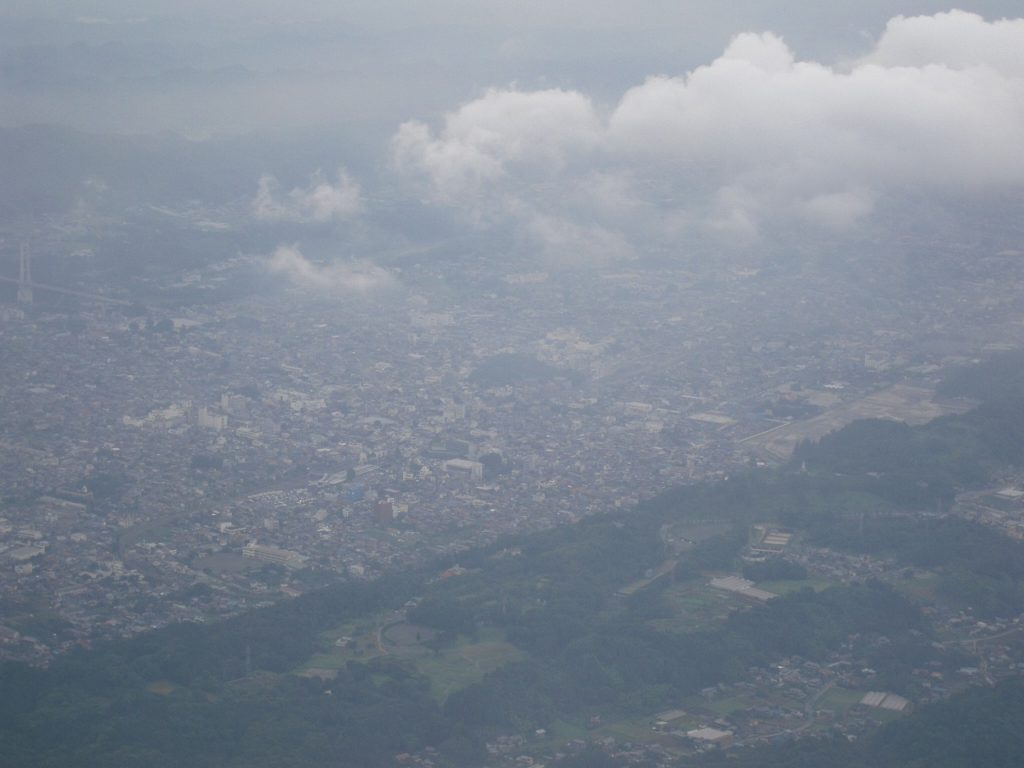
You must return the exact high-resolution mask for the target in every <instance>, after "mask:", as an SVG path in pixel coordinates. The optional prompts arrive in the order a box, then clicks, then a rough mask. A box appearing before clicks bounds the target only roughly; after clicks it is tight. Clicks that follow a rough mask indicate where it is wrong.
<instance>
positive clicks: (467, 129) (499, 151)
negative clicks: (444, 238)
mask: <svg viewBox="0 0 1024 768" xmlns="http://www.w3.org/2000/svg"><path fill="white" fill-rule="evenodd" d="M600 134H601V124H600V121H599V120H598V117H597V114H596V113H595V111H594V108H593V105H592V104H591V103H590V100H589V99H588V98H586V97H585V96H583V95H582V94H580V93H576V92H573V91H563V90H556V89H552V90H544V91H533V92H523V91H517V90H506V91H500V90H489V91H487V93H486V94H484V95H483V96H482V97H481V98H479V99H477V100H476V101H471V102H469V103H468V104H465V105H463V106H462V107H461V108H460V109H458V110H457V111H455V112H452V113H449V114H448V115H447V116H446V117H445V123H444V128H443V129H442V131H441V132H440V134H439V135H438V136H436V137H435V136H434V135H433V132H432V131H431V130H430V128H429V127H428V126H426V125H425V124H423V123H421V122H418V121H411V122H408V123H405V124H403V125H402V126H401V127H400V128H399V130H398V133H397V134H396V135H395V137H394V139H393V141H392V148H393V157H394V161H395V165H396V167H397V168H398V169H399V170H400V171H401V172H403V173H406V174H409V175H412V176H418V177H420V178H421V179H423V180H425V181H427V182H428V184H429V186H428V190H429V192H430V194H431V195H432V196H433V197H434V198H435V199H437V200H439V201H443V202H454V201H457V200H459V199H460V198H464V197H465V196H467V195H477V194H479V193H480V192H481V191H482V189H484V188H485V187H486V186H487V185H488V184H489V183H493V182H495V181H498V180H500V179H502V178H504V177H505V176H507V175H510V174H513V173H514V174H518V175H521V176H528V177H530V178H533V179H542V178H545V177H547V176H550V175H552V174H557V173H558V172H560V171H563V170H564V169H565V167H566V165H567V164H568V163H569V161H570V159H571V158H572V157H573V156H574V155H577V154H579V153H585V152H587V151H588V150H592V149H593V148H594V147H595V146H596V145H597V144H598V142H599V141H600Z"/></svg>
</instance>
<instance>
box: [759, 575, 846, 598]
mask: <svg viewBox="0 0 1024 768" xmlns="http://www.w3.org/2000/svg"><path fill="white" fill-rule="evenodd" d="M837 584H839V582H838V581H829V580H828V579H800V580H795V579H787V580H782V581H763V582H760V583H759V584H757V588H758V589H763V590H765V591H766V592H774V593H775V594H776V595H788V594H789V593H790V592H799V591H800V590H801V589H813V590H814V591H815V592H821V591H823V590H826V589H828V588H829V587H834V586H836V585H837Z"/></svg>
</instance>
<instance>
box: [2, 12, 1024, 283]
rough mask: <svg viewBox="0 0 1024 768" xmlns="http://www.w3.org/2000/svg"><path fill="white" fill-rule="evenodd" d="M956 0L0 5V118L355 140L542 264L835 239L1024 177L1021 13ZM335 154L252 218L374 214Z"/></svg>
mask: <svg viewBox="0 0 1024 768" xmlns="http://www.w3.org/2000/svg"><path fill="white" fill-rule="evenodd" d="M958 7H959V9H960V10H956V11H951V10H950V7H949V6H948V5H946V4H944V3H938V2H929V1H927V0H908V1H907V2H879V1H878V0H858V1H857V2H847V1H845V0H843V1H841V2H809V1H808V0H802V1H800V2H797V1H796V0H779V1H776V2H767V1H766V0H738V1H737V2H721V1H719V0H692V1H690V2H687V1H686V0H683V1H679V0H674V1H670V0H635V1H634V2H629V3H625V2H607V1H604V0H596V1H595V0H589V1H588V2H582V1H577V0H569V1H568V2H558V3H553V2H550V1H541V0H518V1H517V2H481V1H480V0H433V1H431V2H425V1H424V0H408V1H404V0H403V1H401V2H397V1H393V2H379V1H378V2H369V1H363V0H359V1H358V2H345V3H339V2H337V1H336V0H332V1H328V0H324V1H323V2H320V1H318V0H299V1H298V2H290V3H280V2H269V0H268V1H266V2H264V1H262V0H261V1H259V2H241V1H240V0H222V1H221V2H217V3H209V2H205V1H202V2H201V1H200V0H173V1H172V0H166V1H163V0H160V1H158V2H154V1H153V0H150V2H115V1H113V0H108V1H107V2H91V3H90V2H80V1H78V0H76V1H74V2H71V1H70V0H69V1H68V2H57V1H51V2H45V1H43V2H40V1H39V0H32V1H31V2H28V1H27V0H24V1H23V0H6V2H5V3H3V5H2V6H0V20H2V22H3V23H0V103H2V104H3V105H4V109H3V110H2V111H0V121H2V123H3V124H5V125H8V126H10V125H22V124H29V123H37V122H46V123H58V124H65V125H70V126H74V127H78V128H83V129H86V130H89V131H94V132H113V133H139V132H142V133H157V132H163V131H171V132H175V133H179V134H181V135H184V136H186V137H190V138H205V137H209V136H218V135H219V136H225V135H227V136H231V135H235V134H275V135H277V136H278V138H279V139H280V137H281V136H285V137H287V136H291V135H295V136H297V137H298V136H309V135H311V133H310V131H311V130H312V129H316V131H319V132H320V133H321V135H322V134H323V132H327V133H335V134H337V135H345V136H353V137H358V138H359V140H360V141H361V142H362V144H361V146H365V147H369V148H370V149H369V150H367V151H369V152H372V153H376V154H377V155H379V158H380V160H379V165H380V166H381V167H385V168H386V169H387V172H388V173H390V174H391V182H390V183H393V184H396V185H398V187H399V188H404V189H405V190H406V191H407V192H408V193H409V194H411V195H413V196H415V197H417V198H419V199H421V200H423V201H424V202H425V204H426V205H428V206H431V207H434V208H435V209H436V210H440V211H447V212H449V213H450V214H451V215H452V216H454V217H455V218H457V219H459V220H460V221H461V222H463V223H464V224H465V225H466V226H468V227H471V228H474V229H477V230H480V229H484V230H485V229H487V228H489V227H491V228H502V229H503V231H506V232H508V231H510V230H511V231H513V232H515V233H516V236H517V237H519V238H521V239H522V240H523V241H524V242H526V243H527V244H529V246H530V247H531V248H535V249H536V250H537V252H538V253H540V254H542V255H543V256H544V257H545V258H548V259H550V260H559V259H561V260H565V259H577V260H578V259H580V258H583V259H586V260H591V261H595V262H599V263H603V262H605V261H609V260H612V261H614V260H620V259H629V258H632V257H633V256H634V255H636V253H637V251H638V249H647V250H650V249H652V248H662V249H671V248H674V247H675V244H676V243H678V242H680V241H681V240H685V239H686V238H694V237H701V238H712V239H714V238H720V239H721V240H722V241H723V242H729V243H732V244H744V243H746V244H756V243H757V242H759V240H760V239H761V238H762V237H764V235H765V233H766V231H768V230H769V229H776V230H778V229H789V230H791V231H801V232H819V233H826V234H827V233H835V234H836V236H841V235H842V234H843V233H845V232H850V231H852V230H853V229H854V228H856V227H859V226H861V225H862V224H864V223H866V222H869V221H871V220H872V219H873V217H875V215H876V214H877V213H878V212H879V211H880V210H893V209H894V206H895V205H897V204H898V203H899V202H900V201H901V200H904V199H906V198H907V197H908V196H911V195H913V196H918V197H920V196H921V195H922V194H924V195H936V196H946V197H949V196H953V197H956V196H958V195H960V196H972V195H985V194H993V193H995V194H998V193H1000V192H1001V191H1003V190H1012V191H1014V192H1019V191H1020V190H1021V189H1022V187H1024V153H1022V152H1021V147H1022V146H1024V56H1022V55H1021V51H1024V20H1015V19H1014V17H1015V16H1018V15H1024V9H1021V8H1020V3H1019V0H1014V1H1013V2H1010V1H1008V0H989V1H986V2H961V3H959V4H958ZM1007 17H1008V18H1007ZM297 140H298V139H297ZM303 140H308V139H303ZM339 166H341V167H340V168H339ZM344 166H345V159H344V158H342V157H338V158H331V159H330V160H329V161H328V163H327V164H326V165H324V166H323V167H322V168H320V169H317V168H315V167H312V168H303V169H301V171H300V172H301V173H305V174H309V178H308V181H306V182H302V183H301V184H299V185H298V186H294V187H293V183H294V181H295V178H294V177H293V178H292V179H290V180H289V181H288V182H284V181H278V179H276V178H274V177H273V176H272V175H269V172H268V171H267V169H261V171H260V172H257V173H256V174H254V178H253V181H252V194H253V203H252V214H253V216H254V218H255V219H259V220H264V221H271V220H276V221H284V222H291V223H295V224H303V223H309V224H313V225H321V224H323V223H324V222H325V221H327V222H329V221H330V220H332V219H336V220H338V221H343V222H344V221H351V220H352V219H354V218H358V217H360V216H363V215H365V214H366V212H367V210H368V209H370V208H371V207H372V206H370V205H369V204H368V203H367V201H366V199H365V198H364V195H363V191H362V190H363V188H364V187H365V185H366V183H367V181H368V180H367V179H364V178H358V177H357V175H353V174H352V173H351V172H350V170H349V169H346V167H344ZM293 170H294V169H293ZM260 173H263V177H262V178H260ZM282 253H283V255H281V254H279V256H280V258H279V259H278V261H279V262H280V264H281V265H284V266H287V265H289V264H292V265H294V263H295V259H294V258H293V255H292V254H290V253H284V252H282ZM307 277H309V275H307Z"/></svg>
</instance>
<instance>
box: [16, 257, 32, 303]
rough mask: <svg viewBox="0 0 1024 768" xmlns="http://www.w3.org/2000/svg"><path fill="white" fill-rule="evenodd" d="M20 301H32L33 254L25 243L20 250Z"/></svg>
mask: <svg viewBox="0 0 1024 768" xmlns="http://www.w3.org/2000/svg"><path fill="white" fill-rule="evenodd" d="M18 303H19V304H31V303H32V254H31V253H29V250H28V246H27V245H26V244H25V243H22V244H21V250H20V251H19V252H18Z"/></svg>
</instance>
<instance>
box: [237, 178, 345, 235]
mask: <svg viewBox="0 0 1024 768" xmlns="http://www.w3.org/2000/svg"><path fill="white" fill-rule="evenodd" d="M252 211H253V215H254V216H255V217H256V218H257V219H260V220H262V221H289V222H295V223H302V224H323V223H326V222H330V221H338V220H342V219H349V218H352V217H353V216H356V215H358V214H360V213H362V211H363V195H362V190H361V189H360V186H359V183H358V182H356V181H355V180H354V179H353V178H352V177H351V176H349V175H348V173H347V172H346V171H345V169H344V168H339V169H338V180H337V182H336V183H334V184H331V183H330V182H329V181H327V180H326V179H324V177H323V174H321V173H320V171H317V172H316V173H314V174H313V175H312V176H310V178H309V184H308V185H307V186H305V187H295V188H294V189H292V190H291V191H290V192H288V193H286V194H282V193H281V190H280V184H279V183H278V181H277V179H276V178H275V177H273V176H270V175H269V174H265V175H263V176H261V177H260V181H259V187H258V189H257V191H256V197H255V198H254V199H253V201H252Z"/></svg>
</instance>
